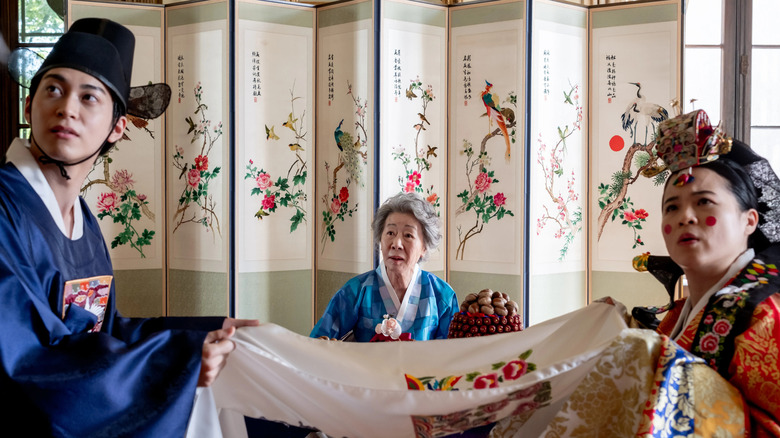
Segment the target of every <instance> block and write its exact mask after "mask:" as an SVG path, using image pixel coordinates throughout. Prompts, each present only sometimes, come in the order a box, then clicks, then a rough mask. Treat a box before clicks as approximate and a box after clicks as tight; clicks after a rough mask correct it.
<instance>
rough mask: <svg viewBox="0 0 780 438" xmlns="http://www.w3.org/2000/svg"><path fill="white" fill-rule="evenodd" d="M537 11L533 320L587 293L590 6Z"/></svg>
mask: <svg viewBox="0 0 780 438" xmlns="http://www.w3.org/2000/svg"><path fill="white" fill-rule="evenodd" d="M533 14H534V18H533V27H532V29H533V37H532V44H533V47H532V58H531V79H530V81H531V86H530V90H531V110H530V112H531V128H530V129H531V144H530V145H529V147H530V149H531V154H530V163H529V164H530V167H529V171H530V172H531V178H530V181H531V182H530V187H529V196H530V200H529V201H530V202H529V226H530V227H531V229H530V233H529V239H530V242H529V255H528V257H529V268H530V280H529V298H530V303H529V316H530V321H529V323H530V324H534V323H538V322H541V321H544V320H547V319H549V318H553V317H556V316H559V315H561V314H563V313H567V312H569V311H572V310H575V309H578V308H580V307H582V306H584V305H585V303H586V299H587V283H586V281H585V280H586V278H585V271H586V269H587V245H586V243H587V228H586V227H585V220H584V219H585V218H586V215H585V206H586V200H587V187H588V186H587V181H588V173H587V172H588V166H587V157H588V153H587V152H588V150H587V147H588V145H587V138H588V137H587V126H588V125H587V118H586V116H587V110H586V108H587V101H588V88H587V85H588V84H587V65H588V64H587V49H588V47H587V36H588V35H587V9H586V8H584V7H574V6H568V5H562V4H559V3H553V2H543V1H542V2H536V3H534V9H533Z"/></svg>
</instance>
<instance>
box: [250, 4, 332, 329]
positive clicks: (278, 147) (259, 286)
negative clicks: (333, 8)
mask: <svg viewBox="0 0 780 438" xmlns="http://www.w3.org/2000/svg"><path fill="white" fill-rule="evenodd" d="M314 19H315V14H314V9H313V8H306V7H299V6H294V5H289V6H288V5H281V4H271V3H265V4H264V3H258V2H249V1H240V2H238V3H237V10H236V34H235V47H236V50H235V58H236V62H235V65H236V86H235V88H236V95H235V96H236V98H235V104H236V114H237V115H236V151H235V169H236V172H235V178H236V179H235V187H236V189H235V205H236V213H235V221H236V240H235V246H236V259H237V266H236V288H235V309H236V316H237V317H239V318H260V319H261V320H263V321H268V322H274V323H277V324H280V325H284V326H285V327H287V328H289V329H291V330H296V331H298V332H301V333H304V332H308V331H309V330H311V321H312V318H313V315H312V313H313V302H314V300H313V275H314V274H313V272H314V270H313V265H314V255H313V251H314V243H313V242H314V229H315V226H316V224H317V216H316V215H315V214H314V209H313V207H314V200H315V197H314V191H313V188H314V184H313V183H312V181H313V176H314V156H315V154H314V151H315V143H314V99H313V96H314Z"/></svg>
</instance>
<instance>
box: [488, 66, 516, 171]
mask: <svg viewBox="0 0 780 438" xmlns="http://www.w3.org/2000/svg"><path fill="white" fill-rule="evenodd" d="M485 84H487V85H485V91H483V92H482V103H483V104H485V109H486V110H487V116H488V128H489V129H490V130H492V127H493V122H494V121H495V122H496V124H497V125H498V127H499V129H501V134H503V135H504V141H506V155H505V158H506V161H507V162H508V161H509V157H510V155H511V152H512V150H511V145H510V142H509V133H508V132H507V130H506V121H505V120H504V115H503V113H502V110H501V107H500V106H499V105H498V102H499V98H498V96H497V95H495V94H493V93H491V92H490V89H491V88H493V84H491V83H490V82H488V81H487V80H486V81H485Z"/></svg>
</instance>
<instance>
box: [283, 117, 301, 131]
mask: <svg viewBox="0 0 780 438" xmlns="http://www.w3.org/2000/svg"><path fill="white" fill-rule="evenodd" d="M297 121H298V119H293V113H290V115H289V116H287V121H286V122H284V123H282V126H286V127H288V128H290V129H292V130H293V131H295V122H297Z"/></svg>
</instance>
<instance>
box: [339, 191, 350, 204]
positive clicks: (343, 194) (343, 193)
mask: <svg viewBox="0 0 780 438" xmlns="http://www.w3.org/2000/svg"><path fill="white" fill-rule="evenodd" d="M347 199H349V189H347V188H346V187H342V188H341V190H339V201H340V202H341V203H342V204H343V203H345V202H347Z"/></svg>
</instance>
